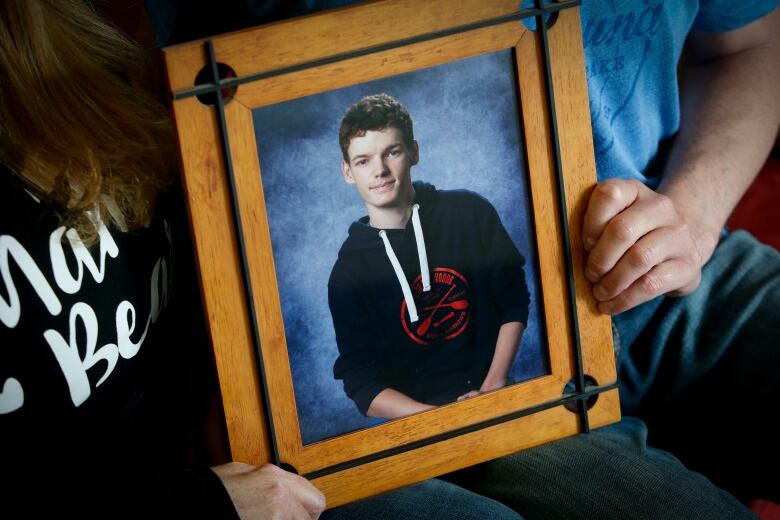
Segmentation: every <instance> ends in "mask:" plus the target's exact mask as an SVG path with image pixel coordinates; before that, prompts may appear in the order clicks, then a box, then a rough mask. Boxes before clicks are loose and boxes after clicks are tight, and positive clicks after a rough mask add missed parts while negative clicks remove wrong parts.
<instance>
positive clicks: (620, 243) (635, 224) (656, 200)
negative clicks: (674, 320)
mask: <svg viewBox="0 0 780 520" xmlns="http://www.w3.org/2000/svg"><path fill="white" fill-rule="evenodd" d="M678 221H679V218H678V216H677V213H676V211H675V209H674V206H673V205H672V203H671V201H670V200H669V199H668V198H667V197H664V196H662V195H655V196H653V197H641V196H640V198H639V199H638V200H636V201H635V202H634V203H633V204H632V205H631V206H630V207H628V208H627V209H625V210H624V211H622V212H621V213H620V214H619V215H617V216H616V217H615V218H613V219H612V220H611V221H610V222H609V223H608V224H607V225H606V227H605V228H604V231H603V232H602V234H601V237H599V239H598V241H597V243H596V246H595V247H594V248H593V250H592V251H591V252H590V254H589V255H588V261H587V264H586V265H585V276H586V278H588V280H590V281H591V282H594V283H595V282H598V281H599V280H600V279H601V277H602V276H604V275H605V274H607V273H608V272H610V271H611V270H612V269H613V268H614V267H615V265H617V263H618V262H619V261H620V260H621V258H623V256H624V255H625V254H626V252H627V251H628V250H629V249H630V248H631V247H633V246H634V245H635V244H636V243H637V242H638V241H639V240H641V239H642V237H644V236H645V235H646V234H648V233H650V232H651V231H653V230H657V229H660V228H663V227H665V226H670V225H674V224H675V223H677V222H678ZM650 267H652V266H650ZM648 269H649V268H648Z"/></svg>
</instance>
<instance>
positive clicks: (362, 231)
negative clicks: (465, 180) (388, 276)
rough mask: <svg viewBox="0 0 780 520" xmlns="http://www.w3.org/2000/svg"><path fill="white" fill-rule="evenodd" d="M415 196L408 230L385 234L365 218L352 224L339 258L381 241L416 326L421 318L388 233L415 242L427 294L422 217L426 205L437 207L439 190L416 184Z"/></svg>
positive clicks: (372, 247) (426, 264) (428, 276)
mask: <svg viewBox="0 0 780 520" xmlns="http://www.w3.org/2000/svg"><path fill="white" fill-rule="evenodd" d="M413 186H414V191H415V196H414V202H413V203H412V215H411V217H410V218H409V221H408V222H407V223H406V228H405V229H403V230H400V229H399V230H385V229H377V228H374V227H372V226H371V225H370V223H369V217H368V216H365V217H363V218H361V219H360V220H358V221H357V222H354V223H352V225H351V226H350V227H349V237H348V238H347V241H346V242H345V243H344V246H343V247H342V250H341V252H340V253H339V256H341V255H343V254H349V253H353V252H358V251H362V250H366V249H375V248H376V247H377V245H378V241H381V243H382V245H383V246H384V249H385V254H386V255H387V259H388V260H389V262H390V265H391V266H392V267H393V271H394V272H395V276H396V279H397V280H398V284H399V285H400V286H401V292H402V293H403V295H404V300H405V301H406V309H407V312H408V313H409V321H411V322H412V323H415V322H416V321H417V320H418V319H419V317H418V315H417V305H416V303H415V301H414V296H413V295H412V289H411V287H410V286H409V281H408V279H407V276H406V273H404V270H403V268H402V267H401V263H400V262H399V261H398V257H397V255H396V253H395V250H394V249H393V245H392V244H391V241H390V238H389V237H388V234H389V233H393V238H397V237H398V236H399V235H400V236H401V240H407V239H411V238H412V237H413V238H414V242H415V244H416V247H417V257H418V259H419V263H420V276H421V278H422V286H423V292H428V291H430V289H431V274H430V269H429V268H428V253H427V251H426V247H425V235H424V233H423V229H422V218H421V216H420V214H421V213H422V212H423V209H422V207H423V204H425V207H426V208H427V207H429V206H430V205H433V204H434V203H435V201H434V198H435V197H436V188H435V187H434V186H433V185H432V184H427V183H424V182H415V183H413Z"/></svg>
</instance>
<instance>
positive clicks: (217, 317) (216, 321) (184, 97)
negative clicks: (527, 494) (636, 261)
mask: <svg viewBox="0 0 780 520" xmlns="http://www.w3.org/2000/svg"><path fill="white" fill-rule="evenodd" d="M572 3H573V2H569V4H572ZM570 7H571V6H569V5H566V3H562V4H558V5H556V6H554V8H549V7H548V9H555V18H556V20H555V23H554V24H553V25H552V26H551V27H550V28H549V29H545V28H540V30H539V31H536V32H534V31H530V30H528V29H527V28H526V27H525V26H524V25H523V24H522V23H521V22H520V20H519V17H520V14H518V2H517V0H495V1H491V2H482V1H480V0H467V1H463V2H458V3H457V8H456V6H455V5H454V3H453V2H450V1H448V0H431V1H427V2H424V3H418V2H413V1H403V0H387V1H379V2H371V3H368V4H365V5H359V6H357V7H352V8H344V9H338V10H335V11H331V12H326V13H322V14H318V15H314V16H309V17H304V18H301V19H297V20H290V21H286V22H281V23H276V24H272V25H268V26H264V27H259V28H255V29H250V30H246V31H242V32H238V33H232V34H228V35H224V36H219V37H216V38H213V39H211V40H209V45H211V49H213V54H214V55H215V56H216V59H217V61H218V62H221V63H226V64H228V65H229V66H230V67H231V68H232V69H233V70H235V72H236V73H237V76H238V78H239V79H238V80H234V81H235V82H241V79H242V78H244V79H246V78H250V79H251V78H255V79H253V80H252V81H249V82H244V83H241V84H240V86H239V87H238V89H237V91H236V94H235V96H234V97H233V99H231V100H230V101H229V102H228V103H226V104H224V112H223V113H224V119H223V121H222V124H223V126H220V125H221V118H220V113H219V110H217V109H215V107H213V106H207V105H204V104H202V103H201V102H200V101H198V99H197V98H196V97H194V96H193V95H191V94H193V93H194V91H193V86H194V78H195V77H196V75H197V73H198V72H199V71H200V70H201V69H203V68H204V67H206V66H208V65H209V55H208V52H207V49H208V48H209V47H208V46H206V45H204V42H202V41H201V42H193V43H189V44H183V45H179V46H174V47H170V48H167V49H165V60H166V66H167V73H168V81H169V86H170V89H171V91H172V92H173V93H174V101H173V112H174V116H175V121H176V129H177V132H178V137H179V145H180V153H181V166H182V171H183V179H184V186H185V190H186V194H187V199H188V207H189V213H190V220H191V226H192V233H193V240H194V245H195V252H196V255H197V262H198V266H199V274H200V281H201V289H202V295H203V301H204V306H205V310H206V315H207V319H208V329H209V333H210V336H211V342H212V346H213V350H214V354H215V360H216V365H217V371H218V376H219V381H220V388H221V392H222V400H223V404H224V411H225V418H226V423H227V432H228V437H229V444H230V449H231V453H232V457H233V459H234V460H238V461H243V462H248V463H263V462H281V463H287V464H290V465H291V466H292V467H294V468H295V469H296V470H297V471H298V472H300V473H301V474H304V475H306V476H308V477H309V478H311V479H312V481H313V483H314V484H315V485H316V486H317V487H318V488H320V489H321V490H322V491H323V492H324V493H325V495H326V497H327V500H328V506H329V507H333V506H337V505H339V504H343V503H345V502H349V501H352V500H356V499H358V498H362V497H365V496H368V495H371V494H376V493H380V492H383V491H386V490H389V489H392V488H395V487H399V486H401V485H405V484H408V483H411V482H415V481H420V480H423V479H426V478H429V477H432V476H435V475H439V474H443V473H445V472H449V471H453V470H456V469H459V468H462V467H466V466H469V465H472V464H475V463H478V462H481V461H485V460H489V459H492V458H496V457H500V456H502V455H506V454H509V453H512V452H515V451H518V450H521V449H525V448H528V447H531V446H534V445H538V444H540V443H544V442H548V441H550V440H553V439H558V438H562V437H565V436H569V435H573V434H576V433H578V432H581V431H583V430H584V429H588V428H593V427H598V426H601V425H605V424H608V423H611V422H615V421H617V420H618V419H619V417H620V412H619V402H618V393H617V388H616V373H615V359H614V353H613V347H612V335H611V327H610V320H609V318H608V317H607V316H604V315H600V314H598V312H597V310H596V307H595V302H594V300H593V299H592V297H591V295H590V290H591V286H590V284H589V282H588V281H587V280H586V279H585V277H584V274H583V266H584V250H583V248H582V245H581V237H580V228H581V219H582V214H583V211H584V205H585V201H586V200H587V196H588V194H589V191H590V189H591V188H592V187H593V186H594V185H595V181H596V175H595V165H594V158H593V144H592V136H591V127H590V119H589V111H588V100H587V86H586V79H585V73H584V71H585V67H584V59H583V49H582V41H581V33H580V21H579V16H578V12H577V9H576V8H570ZM537 14H540V13H537ZM388 19H392V20H393V30H392V31H384V30H383V31H376V30H372V27H375V26H376V24H377V23H378V22H377V21H382V20H388ZM486 21H487V22H486ZM345 27H349V28H350V30H349V31H344V30H342V29H343V28H345ZM501 49H514V52H515V56H516V62H517V64H518V66H517V78H518V90H519V95H520V107H521V112H522V123H523V125H522V126H523V129H524V136H523V141H524V143H525V147H526V150H525V153H526V156H527V163H528V169H529V179H530V186H529V187H530V199H531V203H532V210H533V216H534V219H533V220H534V222H535V224H534V227H535V235H536V239H537V244H536V246H537V250H538V255H539V264H540V281H541V293H542V300H543V309H544V318H545V320H546V322H547V323H548V324H556V326H548V327H547V342H548V345H549V356H550V374H549V375H546V376H543V377H540V378H536V379H534V380H532V381H529V382H525V383H521V384H518V385H515V386H511V387H507V388H504V389H501V390H498V391H495V392H491V393H488V394H484V395H481V396H479V397H476V398H473V399H469V400H466V401H462V402H459V403H453V404H450V405H445V406H441V407H439V408H437V409H434V410H431V411H428V412H424V413H421V414H416V415H413V416H410V417H406V418H402V419H398V420H395V421H390V422H387V423H384V424H381V425H379V426H375V427H372V428H370V429H367V430H361V431H356V432H351V433H347V434H345V435H341V436H338V437H334V438H331V439H327V440H325V441H321V442H318V443H314V444H309V445H305V446H304V445H303V444H302V442H301V438H300V429H299V428H298V423H297V415H296V408H295V396H294V392H293V386H292V377H291V374H290V367H289V361H288V358H287V349H286V343H285V331H284V322H283V319H282V311H281V305H280V299H279V292H278V287H277V281H276V276H275V272H274V259H273V251H272V246H271V239H270V232H269V226H268V221H267V215H266V211H265V205H264V197H263V185H262V180H261V175H260V166H259V160H258V156H257V154H258V152H257V146H256V143H255V134H254V129H253V124H252V115H251V110H252V109H254V108H257V107H260V106H265V105H269V104H274V103H278V102H282V101H286V100H290V99H295V98H298V97H302V96H306V95H311V94H315V93H318V92H324V91H328V90H332V89H335V88H340V87H343V86H346V85H351V84H356V83H360V82H364V81H368V80H372V79H376V78H379V77H388V76H393V75H397V74H401V73H404V72H408V71H412V70H418V69H421V68H425V67H430V66H434V65H438V64H442V63H446V62H449V61H453V60H456V59H461V58H466V57H469V56H474V55H478V54H483V53H488V52H493V51H497V50H501ZM314 62H318V63H319V65H315V66H308V65H307V64H312V63H314ZM548 75H549V76H548ZM548 77H549V80H550V81H549V82H548V79H547V78H548ZM228 83H229V82H228ZM228 83H226V82H223V83H220V87H223V86H225V85H227V84H228ZM211 87H212V88H211V90H212V92H213V91H215V89H216V87H214V85H211ZM548 87H549V90H548ZM200 91H203V87H201V89H200ZM551 93H552V96H551V95H550V94H551ZM550 98H552V99H553V100H554V103H553V104H552V105H550V103H549V99H550ZM555 114H557V117H555V118H554V119H553V117H554V116H555ZM220 128H223V129H224V130H223V132H224V135H222V134H221V130H220ZM225 142H227V143H229V146H228V148H227V153H228V155H227V158H229V160H226V156H224V155H223V152H224V151H225V148H224V147H223V143H225ZM228 164H229V165H230V169H232V171H233V174H234V179H235V192H236V193H237V197H236V204H237V207H236V208H237V212H238V214H239V215H240V228H241V230H242V231H241V234H242V235H243V241H242V240H240V239H239V237H240V234H239V233H238V232H237V223H236V222H235V220H234V218H233V215H234V214H233V212H232V211H233V210H232V203H231V200H232V199H231V186H230V183H229V181H228V176H227V175H228V171H227V170H228V168H227V166H228ZM558 171H560V172H561V175H562V178H563V186H562V188H563V191H564V192H565V200H566V206H565V210H564V211H563V212H561V211H560V205H561V203H560V197H559V195H558V191H557V190H558V180H557V179H558V177H557V175H558ZM561 214H564V215H565V216H566V220H567V222H564V221H563V219H562V218H561V217H560V215H561ZM566 228H568V229H566ZM567 236H568V242H567V243H566V244H565V238H566V237H567ZM242 243H243V248H244V249H243V251H244V254H245V258H246V271H244V270H243V269H244V267H243V258H242ZM566 246H567V247H566ZM567 248H568V250H567ZM569 262H571V263H570V265H567V264H569ZM242 273H245V274H246V277H247V278H246V280H248V286H249V289H250V290H249V292H250V293H251V301H250V300H248V299H247V298H246V297H245V296H244V295H245V292H244V283H245V282H244V278H243V277H244V274H242ZM570 277H573V280H572V282H573V283H572V285H571V286H570V285H569V279H570ZM572 302H576V304H575V307H576V314H573V313H572V312H571V310H572V305H571V303H572ZM253 309H254V315H252V314H253V312H252V310H253ZM558 324H561V325H558ZM562 324H565V326H563V325H562ZM255 331H256V333H257V335H258V336H259V345H260V349H261V355H260V357H261V361H262V365H263V366H264V367H265V369H264V372H265V374H264V375H265V380H263V373H262V371H261V370H260V369H259V368H258V359H257V357H258V355H257V354H256V352H255V347H254V345H255V342H254V336H255ZM577 344H579V349H578V348H577ZM578 350H579V352H577V351H578ZM584 374H587V375H588V376H590V377H592V378H593V379H595V381H596V382H597V383H598V386H597V387H596V388H590V389H587V392H586V389H585V388H584V387H583V386H582V381H583V378H582V376H583V375H584ZM572 379H574V380H575V381H577V382H578V383H579V384H578V392H577V393H575V395H574V396H569V398H568V401H574V402H575V403H577V402H579V403H580V404H581V405H582V404H583V403H584V402H585V400H586V398H588V397H592V396H593V395H595V394H598V399H597V400H596V403H595V405H594V406H593V407H592V408H590V409H589V410H586V409H585V407H584V406H580V413H572V412H571V411H570V410H569V409H567V408H566V407H564V405H563V403H564V400H562V392H563V388H564V386H565V385H566V383H567V382H569V381H570V380H572ZM264 383H265V384H264ZM265 403H271V406H270V408H271V411H272V413H271V414H270V418H271V422H270V423H269V422H268V420H267V419H266V417H267V414H266V405H265ZM274 432H275V433H274Z"/></svg>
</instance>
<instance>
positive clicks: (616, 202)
mask: <svg viewBox="0 0 780 520" xmlns="http://www.w3.org/2000/svg"><path fill="white" fill-rule="evenodd" d="M639 189H640V188H639V183H636V184H635V183H634V182H633V181H625V180H621V179H610V180H607V181H604V182H602V183H601V184H599V185H598V186H596V187H595V188H594V189H593V193H591V195H590V199H589V200H588V209H587V210H586V211H585V217H584V219H583V224H582V239H583V243H584V245H585V249H587V250H588V251H590V250H591V249H593V247H594V246H595V245H596V242H598V240H599V237H601V234H602V233H603V232H604V228H606V227H607V224H608V223H609V221H610V220H612V219H613V218H615V216H616V215H618V214H619V213H620V212H621V211H623V210H624V209H626V208H627V207H629V206H630V205H631V204H633V203H634V201H635V200H636V199H637V197H639Z"/></svg>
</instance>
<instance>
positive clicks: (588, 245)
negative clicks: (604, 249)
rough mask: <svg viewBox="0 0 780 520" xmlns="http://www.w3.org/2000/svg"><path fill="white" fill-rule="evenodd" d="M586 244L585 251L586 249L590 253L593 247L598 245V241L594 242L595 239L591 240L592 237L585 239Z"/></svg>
mask: <svg viewBox="0 0 780 520" xmlns="http://www.w3.org/2000/svg"><path fill="white" fill-rule="evenodd" d="M584 242H585V249H586V250H588V251H590V250H591V249H593V246H595V245H596V241H595V240H593V239H592V238H590V237H585V240H584Z"/></svg>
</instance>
